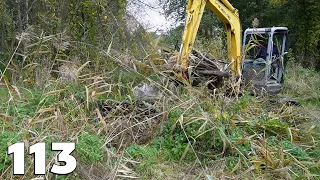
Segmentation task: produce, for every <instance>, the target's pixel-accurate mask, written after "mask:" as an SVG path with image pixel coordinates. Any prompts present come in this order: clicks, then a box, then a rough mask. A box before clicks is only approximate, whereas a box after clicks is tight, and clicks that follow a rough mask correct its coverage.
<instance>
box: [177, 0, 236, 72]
mask: <svg viewBox="0 0 320 180" xmlns="http://www.w3.org/2000/svg"><path fill="white" fill-rule="evenodd" d="M205 7H208V8H209V9H210V10H211V11H212V12H213V13H214V14H216V15H217V16H218V18H219V19H220V21H222V22H223V23H224V24H225V28H226V31H227V46H228V59H229V62H230V63H231V70H232V72H233V74H234V75H236V76H240V75H241V26H240V19H239V14H238V10H237V9H235V8H234V7H233V6H232V5H231V4H230V3H229V2H228V0H189V2H188V6H187V12H186V13H187V17H186V24H185V29H184V33H183V37H182V45H181V48H180V54H179V57H178V61H177V63H178V65H181V68H182V69H183V70H185V69H187V68H188V62H189V54H190V53H191V51H192V48H193V45H194V42H195V39H196V35H197V32H198V29H199V26H200V22H201V18H202V15H203V12H204V8H205Z"/></svg>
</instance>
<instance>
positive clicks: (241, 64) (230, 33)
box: [177, 0, 288, 94]
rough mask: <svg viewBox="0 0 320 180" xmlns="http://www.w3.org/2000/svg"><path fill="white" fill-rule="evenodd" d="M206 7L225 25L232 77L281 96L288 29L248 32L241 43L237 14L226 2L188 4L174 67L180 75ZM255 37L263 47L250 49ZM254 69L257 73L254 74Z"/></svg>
mask: <svg viewBox="0 0 320 180" xmlns="http://www.w3.org/2000/svg"><path fill="white" fill-rule="evenodd" d="M205 7H207V8H209V9H210V10H211V11H212V12H213V13H214V14H216V15H217V17H218V18H219V19H220V21H222V22H223V23H224V25H225V29H226V32H227V50H228V61H229V63H230V64H231V66H230V67H231V71H232V74H233V75H234V76H237V77H244V78H245V79H246V78H247V79H250V81H252V83H253V85H254V86H255V87H258V88H264V89H265V90H267V91H268V92H270V93H272V94H276V93H278V92H280V91H281V89H282V82H283V76H284V63H283V62H284V55H285V54H286V52H285V50H286V42H287V36H288V28H286V27H272V28H252V29H247V30H246V31H245V33H244V36H243V42H241V39H242V38H241V24H240V18H239V13H238V10H237V9H236V8H234V7H233V6H232V4H231V3H230V2H229V1H228V0H189V1H188V5H187V8H186V23H185V29H184V33H183V37H182V44H181V47H180V52H179V56H178V60H177V66H179V67H180V69H182V71H183V70H186V69H187V68H188V66H189V55H190V53H191V51H192V49H193V46H194V42H195V40H196V36H197V32H198V29H199V26H200V22H201V19H202V16H203V13H204V10H205ZM257 37H258V38H260V39H261V41H264V42H263V43H262V42H260V43H261V44H262V45H261V44H260V43H259V46H258V45H257V46H251V44H252V42H259V41H254V39H256V40H257V39H258V38H257ZM241 44H242V48H241ZM248 47H251V48H248ZM252 47H254V48H252ZM258 47H260V49H258ZM261 52H262V53H261ZM256 54H260V57H259V58H257V57H256ZM261 54H263V55H261ZM257 69H258V70H259V72H257ZM252 72H255V73H256V76H254V77H252V76H249V75H248V74H250V73H252Z"/></svg>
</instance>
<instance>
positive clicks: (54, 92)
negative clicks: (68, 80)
mask: <svg viewBox="0 0 320 180" xmlns="http://www.w3.org/2000/svg"><path fill="white" fill-rule="evenodd" d="M65 90H67V89H59V90H56V91H50V92H47V93H46V94H45V95H52V94H58V93H61V92H63V91H65Z"/></svg>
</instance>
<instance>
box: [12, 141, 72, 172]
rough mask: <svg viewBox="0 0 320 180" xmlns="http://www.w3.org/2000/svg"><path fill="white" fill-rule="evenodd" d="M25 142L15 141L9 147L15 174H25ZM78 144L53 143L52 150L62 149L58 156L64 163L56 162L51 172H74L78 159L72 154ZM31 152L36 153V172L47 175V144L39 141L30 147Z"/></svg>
mask: <svg viewBox="0 0 320 180" xmlns="http://www.w3.org/2000/svg"><path fill="white" fill-rule="evenodd" d="M24 147H25V145H24V143H21V142H20V143H15V144H13V145H11V146H9V147H8V155H10V154H12V156H13V174H14V175H24V173H25V171H24V166H25V161H24V158H25V154H24ZM75 148H76V146H75V143H52V144H51V151H60V153H59V154H58V156H57V161H58V162H64V165H56V164H54V165H53V166H52V167H51V169H50V172H51V173H53V174H59V175H66V174H69V173H72V172H73V171H74V170H75V169H76V167H77V160H76V159H75V158H74V157H73V156H72V155H70V154H71V153H72V152H73V151H74V150H75ZM29 154H34V174H35V175H45V173H46V145H45V143H37V144H34V145H32V146H30V147H29Z"/></svg>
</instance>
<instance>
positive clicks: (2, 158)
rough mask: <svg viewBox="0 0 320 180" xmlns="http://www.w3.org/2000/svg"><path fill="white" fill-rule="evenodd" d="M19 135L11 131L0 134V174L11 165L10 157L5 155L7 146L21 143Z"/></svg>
mask: <svg viewBox="0 0 320 180" xmlns="http://www.w3.org/2000/svg"><path fill="white" fill-rule="evenodd" d="M21 140H22V137H21V134H17V133H15V132H11V131H2V132H0V173H1V172H3V171H4V170H6V168H8V167H9V165H10V164H11V156H8V155H7V154H6V152H7V148H8V146H9V145H11V144H14V143H17V142H21Z"/></svg>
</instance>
